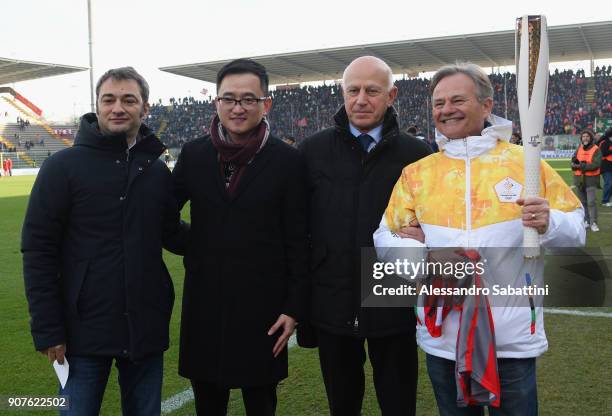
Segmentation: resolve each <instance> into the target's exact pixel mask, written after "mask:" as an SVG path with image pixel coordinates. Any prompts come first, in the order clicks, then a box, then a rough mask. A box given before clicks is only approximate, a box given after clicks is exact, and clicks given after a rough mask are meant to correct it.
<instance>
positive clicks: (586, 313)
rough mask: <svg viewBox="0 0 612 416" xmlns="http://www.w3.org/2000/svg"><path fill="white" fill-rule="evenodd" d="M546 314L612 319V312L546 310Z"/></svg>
mask: <svg viewBox="0 0 612 416" xmlns="http://www.w3.org/2000/svg"><path fill="white" fill-rule="evenodd" d="M544 313H550V314H555V315H572V316H590V317H595V318H612V312H590V311H577V310H574V309H555V308H544Z"/></svg>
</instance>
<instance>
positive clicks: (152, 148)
mask: <svg viewBox="0 0 612 416" xmlns="http://www.w3.org/2000/svg"><path fill="white" fill-rule="evenodd" d="M138 135H139V136H140V140H138V141H137V143H136V144H135V145H134V146H133V147H132V150H133V151H136V150H138V151H139V152H144V153H147V154H150V155H152V156H154V157H159V156H160V155H161V154H162V153H163V152H164V150H166V146H164V145H163V144H162V143H161V142H160V141H159V139H158V138H157V136H155V134H154V133H153V131H152V130H151V129H149V128H148V127H147V126H146V125H145V124H141V125H140V130H139V131H138ZM74 145H75V146H86V147H92V148H94V149H98V150H103V151H106V152H113V153H120V152H126V151H127V150H128V146H127V140H126V135H125V133H120V134H113V135H104V134H102V133H101V132H100V129H99V127H98V117H97V116H96V114H95V113H87V114H85V115H84V116H83V117H81V123H80V124H79V130H78V131H77V134H76V137H75V139H74Z"/></svg>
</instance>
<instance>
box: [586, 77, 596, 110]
mask: <svg viewBox="0 0 612 416" xmlns="http://www.w3.org/2000/svg"><path fill="white" fill-rule="evenodd" d="M595 92H596V91H595V78H593V77H590V78H587V85H586V92H585V93H584V102H585V103H587V104H592V103H593V102H594V101H595Z"/></svg>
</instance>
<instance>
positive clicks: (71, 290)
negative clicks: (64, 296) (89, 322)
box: [64, 260, 90, 318]
mask: <svg viewBox="0 0 612 416" xmlns="http://www.w3.org/2000/svg"><path fill="white" fill-rule="evenodd" d="M89 262H90V260H80V261H78V262H76V263H75V264H74V268H73V269H72V270H71V271H70V273H71V276H65V277H64V278H65V279H66V280H67V281H68V283H67V284H68V285H69V287H68V306H69V310H70V313H71V314H72V315H74V316H76V317H77V318H80V313H79V307H78V303H79V297H80V296H81V290H82V289H83V283H84V282H85V277H86V276H87V271H88V270H89Z"/></svg>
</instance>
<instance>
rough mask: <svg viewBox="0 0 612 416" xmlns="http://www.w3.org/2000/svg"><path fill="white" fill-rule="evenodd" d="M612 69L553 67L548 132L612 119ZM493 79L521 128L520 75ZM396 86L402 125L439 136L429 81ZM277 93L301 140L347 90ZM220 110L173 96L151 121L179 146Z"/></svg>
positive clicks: (498, 99) (502, 107)
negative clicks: (590, 70)
mask: <svg viewBox="0 0 612 416" xmlns="http://www.w3.org/2000/svg"><path fill="white" fill-rule="evenodd" d="M611 70H612V67H610V66H608V67H603V68H601V69H600V68H596V70H595V71H594V72H593V76H592V77H588V78H587V77H585V73H584V71H583V70H578V71H577V72H573V71H572V70H566V71H561V72H560V71H558V70H556V71H555V72H553V73H552V74H551V75H550V80H549V89H548V105H547V114H546V122H545V126H544V133H545V134H548V135H554V134H576V132H579V131H581V130H583V129H585V128H591V129H592V128H593V127H594V123H595V119H596V118H598V119H606V118H612V99H611V97H610V86H611V83H612V77H611V74H610V73H611ZM490 79H491V81H492V84H493V87H494V92H495V97H494V99H495V103H496V107H495V109H494V113H495V114H499V115H501V116H503V117H507V118H508V119H510V120H513V121H514V122H515V125H514V130H515V131H516V132H520V126H519V125H518V124H517V121H518V119H519V117H518V107H517V98H516V77H515V75H514V74H511V73H504V74H492V75H490ZM395 85H396V86H397V87H398V90H399V91H398V98H397V101H396V104H395V106H396V108H397V110H398V113H399V117H400V125H401V126H402V127H407V126H410V125H417V126H419V127H420V129H421V131H422V132H423V134H425V135H428V136H429V137H431V136H433V127H430V126H433V123H432V122H431V121H430V110H429V108H430V105H429V102H428V99H429V98H428V97H429V92H428V89H429V80H427V79H421V78H413V79H402V80H398V81H397V82H396V84H395ZM271 96H272V98H273V101H274V105H273V108H272V111H271V113H270V116H269V119H270V124H271V126H272V129H273V131H274V132H275V134H276V135H277V136H280V137H288V136H291V137H294V138H296V139H297V141H298V142H299V141H300V140H301V139H303V138H304V137H306V136H308V135H310V134H312V133H314V132H315V131H317V130H320V129H321V128H324V127H327V126H330V125H332V117H333V114H334V113H335V111H336V110H337V109H338V107H339V106H340V105H342V93H341V91H340V86H339V85H336V84H333V85H322V86H305V87H302V88H277V89H276V90H274V91H272V92H271ZM214 111H215V110H214V105H213V103H212V102H211V100H210V99H208V100H196V99H194V98H193V97H186V98H178V99H175V98H172V99H171V100H170V105H168V106H164V105H161V104H155V105H153V106H152V107H151V114H150V116H149V120H148V124H149V125H150V126H151V127H152V128H153V129H154V131H157V132H158V135H159V136H160V138H161V139H162V141H164V143H165V144H166V145H167V146H168V147H171V148H175V147H180V146H181V145H182V144H183V143H185V142H186V141H189V140H192V139H194V138H196V137H199V136H201V135H203V134H205V133H207V132H208V126H209V123H210V120H211V119H212V117H213V115H214Z"/></svg>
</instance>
